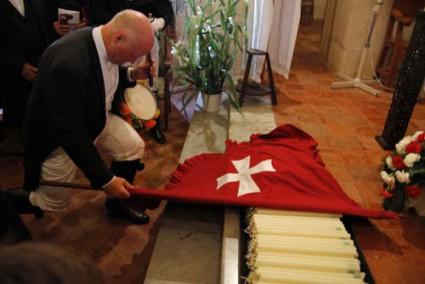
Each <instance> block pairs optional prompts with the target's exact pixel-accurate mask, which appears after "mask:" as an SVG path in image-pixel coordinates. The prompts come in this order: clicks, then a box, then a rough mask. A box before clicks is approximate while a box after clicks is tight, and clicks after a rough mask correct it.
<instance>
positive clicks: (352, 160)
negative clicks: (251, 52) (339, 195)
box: [275, 25, 425, 283]
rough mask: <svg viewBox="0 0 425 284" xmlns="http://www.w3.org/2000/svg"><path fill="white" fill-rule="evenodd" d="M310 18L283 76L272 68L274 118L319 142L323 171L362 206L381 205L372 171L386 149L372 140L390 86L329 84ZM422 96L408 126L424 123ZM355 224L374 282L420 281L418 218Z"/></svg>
mask: <svg viewBox="0 0 425 284" xmlns="http://www.w3.org/2000/svg"><path fill="white" fill-rule="evenodd" d="M319 35H320V33H319V32H318V27H317V25H316V26H305V27H301V29H300V32H299V37H298V40H297V44H296V47H295V56H294V60H293V65H292V69H291V74H290V76H289V80H288V81H285V80H283V79H282V78H281V77H279V76H275V78H276V81H277V82H278V89H279V96H278V101H279V105H278V106H276V107H275V114H276V120H277V123H278V124H282V123H291V124H294V125H295V126H298V127H300V128H301V129H303V130H305V131H307V132H308V133H310V134H311V135H312V136H313V137H314V138H315V139H316V140H317V141H318V142H319V150H320V154H321V156H322V158H323V160H324V162H325V164H326V166H327V168H328V169H329V171H330V172H331V173H332V174H333V175H334V177H335V178H336V179H337V180H338V182H339V183H340V185H341V186H342V187H343V189H344V190H345V192H346V193H347V194H348V195H349V196H350V197H352V198H353V199H354V200H355V201H357V202H359V203H360V204H362V205H363V206H365V207H369V208H380V206H381V202H382V197H381V196H380V194H379V189H380V187H381V186H382V183H381V180H380V176H379V171H380V164H381V158H382V157H383V156H384V155H385V154H386V152H385V151H383V150H382V149H381V148H380V147H379V145H378V144H377V143H376V142H375V139H374V136H375V135H379V134H381V133H382V130H383V126H384V123H385V119H386V115H387V112H388V109H389V106H390V103H391V97H392V96H391V93H387V92H383V93H382V94H381V95H380V96H379V97H374V96H372V95H369V94H367V93H365V92H363V91H360V90H358V89H340V90H332V89H331V88H330V84H331V83H332V82H333V81H336V80H337V78H335V77H334V76H333V74H332V73H330V72H329V71H328V70H327V69H326V67H325V65H324V64H323V62H322V61H321V60H320V56H319V50H318V46H319V41H320V36H319ZM424 117H425V102H424V101H422V102H418V103H417V105H416V107H415V110H414V113H413V116H412V119H411V121H410V124H409V128H408V130H407V134H411V133H413V132H414V131H417V130H423V129H424ZM354 231H355V232H356V236H357V238H358V240H359V241H360V244H361V246H362V248H363V252H364V254H365V257H366V259H367V262H368V264H369V267H370V269H371V270H372V274H373V276H374V277H375V280H376V282H377V283H425V218H420V217H418V216H416V214H414V213H413V212H408V213H407V214H405V215H403V216H401V218H400V219H399V220H391V221H385V220H370V221H367V220H357V221H354Z"/></svg>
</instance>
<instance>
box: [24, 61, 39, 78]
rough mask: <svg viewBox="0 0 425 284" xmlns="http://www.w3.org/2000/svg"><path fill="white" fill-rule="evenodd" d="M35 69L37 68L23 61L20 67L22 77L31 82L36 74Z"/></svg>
mask: <svg viewBox="0 0 425 284" xmlns="http://www.w3.org/2000/svg"><path fill="white" fill-rule="evenodd" d="M37 70H38V69H37V68H35V67H34V66H32V65H31V64H29V63H25V64H24V66H23V67H22V77H24V78H25V79H27V80H28V81H31V82H32V81H34V79H35V77H36V76H37Z"/></svg>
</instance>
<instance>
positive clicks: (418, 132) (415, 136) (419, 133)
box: [412, 131, 424, 140]
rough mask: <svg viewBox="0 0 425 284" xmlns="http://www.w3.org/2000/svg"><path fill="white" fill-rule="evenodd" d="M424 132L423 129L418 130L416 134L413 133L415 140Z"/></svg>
mask: <svg viewBox="0 0 425 284" xmlns="http://www.w3.org/2000/svg"><path fill="white" fill-rule="evenodd" d="M423 133H424V132H423V131H416V132H415V134H413V135H412V138H413V140H416V138H418V136H419V135H421V134H423Z"/></svg>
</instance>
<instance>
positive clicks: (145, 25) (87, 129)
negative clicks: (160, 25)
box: [5, 10, 153, 224]
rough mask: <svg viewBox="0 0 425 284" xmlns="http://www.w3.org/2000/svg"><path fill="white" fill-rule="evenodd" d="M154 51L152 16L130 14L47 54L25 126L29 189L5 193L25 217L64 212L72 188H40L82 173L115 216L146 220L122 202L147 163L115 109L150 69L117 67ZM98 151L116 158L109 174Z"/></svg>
mask: <svg viewBox="0 0 425 284" xmlns="http://www.w3.org/2000/svg"><path fill="white" fill-rule="evenodd" d="M152 45H153V30H152V26H151V24H150V22H149V20H148V18H147V17H145V16H144V15H143V14H141V13H138V12H136V11H130V10H126V11H122V12H120V13H118V14H117V15H116V16H115V17H114V18H113V19H112V20H111V21H109V22H108V23H107V24H105V25H104V26H100V27H96V28H94V29H91V28H83V29H80V30H77V31H74V32H72V33H69V34H67V35H65V36H64V37H62V38H61V39H59V40H57V41H56V42H55V43H54V44H52V45H51V46H50V47H49V48H48V49H47V50H46V52H45V53H44V55H43V57H42V59H41V60H40V64H39V71H38V75H37V79H36V81H35V83H34V87H33V90H32V92H31V96H30V98H29V101H28V109H27V117H26V120H25V124H24V146H25V153H24V154H25V156H24V167H25V177H24V178H25V179H24V189H25V190H6V191H5V192H6V193H7V194H8V197H9V199H10V200H11V201H12V202H13V203H14V205H15V206H16V208H17V209H18V211H19V212H20V213H24V212H27V213H29V212H33V213H35V212H37V211H39V208H41V209H42V210H47V211H60V210H63V209H65V208H66V206H67V205H68V202H69V197H68V196H67V190H65V189H58V188H53V187H50V186H46V185H40V184H39V182H40V179H42V180H47V181H61V182H69V181H71V180H72V179H73V177H74V174H75V171H76V169H77V167H78V168H80V169H81V170H82V172H83V173H84V174H85V176H86V177H87V178H88V179H89V181H90V183H91V185H92V187H94V188H103V190H104V191H105V193H106V195H107V196H108V198H107V200H106V202H105V207H106V210H107V213H108V215H109V216H117V217H124V218H126V219H127V220H129V221H130V222H133V223H138V224H141V223H146V222H148V220H149V218H148V216H147V215H145V214H144V213H143V212H142V211H137V210H135V209H133V208H131V207H130V206H128V203H126V202H124V201H123V200H122V199H126V198H129V197H130V193H129V190H131V189H132V188H133V186H132V185H131V183H132V182H133V179H134V177H135V174H136V171H137V170H138V169H140V168H141V166H142V165H143V164H141V163H140V158H141V157H142V156H143V154H144V143H143V140H142V139H141V138H140V136H139V135H138V134H137V132H136V131H135V130H134V129H133V128H132V127H131V126H130V125H129V124H127V123H126V122H125V121H124V120H123V119H121V118H120V117H119V116H117V115H115V114H113V113H111V112H110V110H111V104H112V101H113V99H114V95H115V92H116V90H117V89H118V88H124V87H128V86H130V85H134V84H135V83H132V82H131V81H133V82H134V81H135V80H136V79H143V78H146V76H147V72H148V68H149V67H148V66H146V65H144V66H140V67H138V68H136V69H128V68H122V67H119V65H120V64H122V63H124V62H133V61H134V60H136V59H137V58H139V57H140V56H142V55H144V54H146V53H147V52H149V50H150V49H151V48H152ZM98 149H100V150H102V152H103V153H106V154H107V155H109V156H111V157H112V159H113V162H112V167H111V169H109V168H108V167H107V166H106V164H105V162H104V161H103V159H102V158H101V155H100V153H99V151H98Z"/></svg>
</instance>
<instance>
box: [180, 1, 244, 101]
mask: <svg viewBox="0 0 425 284" xmlns="http://www.w3.org/2000/svg"><path fill="white" fill-rule="evenodd" d="M187 2H188V4H189V7H190V10H191V14H192V15H191V16H188V17H187V18H186V22H185V29H184V41H183V42H179V43H177V44H174V46H173V53H174V56H175V58H176V66H174V67H173V71H174V72H175V73H176V77H177V80H178V81H180V83H181V84H183V85H186V84H187V85H191V86H193V88H194V89H195V93H197V92H199V91H200V92H203V93H205V94H213V93H221V92H222V91H223V86H225V87H226V88H228V90H229V98H230V100H231V101H232V103H233V104H234V105H235V106H236V107H238V106H239V104H238V100H237V93H236V89H235V86H234V83H233V79H232V77H231V75H230V72H231V69H232V67H233V63H234V60H235V58H236V56H237V54H238V52H240V51H242V45H243V44H244V34H245V33H244V28H243V27H242V26H241V25H239V24H238V23H236V22H235V17H236V16H237V13H236V12H237V4H238V3H239V2H240V0H218V1H217V0H204V1H199V0H188V1H187ZM241 44H242V45H241ZM187 99H192V98H187ZM186 103H187V101H186Z"/></svg>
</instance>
